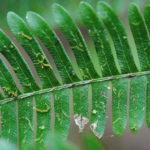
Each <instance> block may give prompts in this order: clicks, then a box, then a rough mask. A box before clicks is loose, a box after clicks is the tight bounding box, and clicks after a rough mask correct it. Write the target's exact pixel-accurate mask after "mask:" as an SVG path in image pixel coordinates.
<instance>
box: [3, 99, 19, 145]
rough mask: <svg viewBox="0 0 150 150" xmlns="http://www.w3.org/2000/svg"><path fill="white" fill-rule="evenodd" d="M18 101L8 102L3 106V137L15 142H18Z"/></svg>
mask: <svg viewBox="0 0 150 150" xmlns="http://www.w3.org/2000/svg"><path fill="white" fill-rule="evenodd" d="M16 108H17V102H10V103H6V104H4V105H2V106H1V117H2V118H1V126H2V131H1V137H3V138H5V139H7V140H8V141H10V142H11V143H13V144H17V138H18V137H17V111H16V110H17V109H16Z"/></svg>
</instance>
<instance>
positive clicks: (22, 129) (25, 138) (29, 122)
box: [16, 97, 34, 150]
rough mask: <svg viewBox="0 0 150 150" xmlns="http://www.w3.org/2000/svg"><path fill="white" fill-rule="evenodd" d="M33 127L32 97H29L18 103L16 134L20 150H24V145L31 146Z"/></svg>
mask: <svg viewBox="0 0 150 150" xmlns="http://www.w3.org/2000/svg"><path fill="white" fill-rule="evenodd" d="M16 109H17V108H16ZM33 126H34V125H33V97H29V98H27V99H26V100H25V101H24V100H22V101H19V102H18V132H19V145H20V149H21V150H25V145H33V143H34V142H33V141H34V133H33V132H34V128H33Z"/></svg>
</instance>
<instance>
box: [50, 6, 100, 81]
mask: <svg viewBox="0 0 150 150" xmlns="http://www.w3.org/2000/svg"><path fill="white" fill-rule="evenodd" d="M53 14H54V18H55V21H56V23H57V25H58V27H59V28H60V29H61V31H62V32H63V34H64V35H65V37H66V39H67V40H68V42H69V44H70V46H71V49H72V50H73V53H74V55H75V57H76V61H77V64H78V66H79V69H80V73H81V76H82V78H83V79H92V78H97V77H98V74H97V73H96V71H95V69H94V66H93V64H92V62H91V59H90V56H89V54H88V53H89V51H88V49H87V46H86V44H85V41H84V39H83V37H82V34H81V32H80V31H79V29H78V27H77V26H76V25H75V24H74V22H73V20H72V18H71V16H70V15H69V14H68V12H67V11H66V10H65V9H64V8H63V7H61V6H60V5H58V4H55V5H53ZM66 22H67V23H66Z"/></svg>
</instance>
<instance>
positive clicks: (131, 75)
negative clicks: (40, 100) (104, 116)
mask: <svg viewBox="0 0 150 150" xmlns="http://www.w3.org/2000/svg"><path fill="white" fill-rule="evenodd" d="M144 75H150V71H144V72H136V73H128V74H122V75H116V76H109V77H103V78H97V79H91V80H84V81H80V82H74V83H71V84H64V85H61V86H57V87H53V88H46V89H42V90H39V91H35V92H31V93H23V94H21V95H19V96H18V97H16V98H5V99H3V100H1V101H0V105H2V104H5V103H8V102H11V101H17V100H24V99H25V98H27V97H31V96H36V95H40V94H44V93H49V92H53V91H56V90H62V89H65V88H74V87H77V86H82V85H86V84H91V83H96V82H103V81H111V80H116V79H121V78H133V77H137V76H144Z"/></svg>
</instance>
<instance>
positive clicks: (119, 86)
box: [112, 78, 128, 136]
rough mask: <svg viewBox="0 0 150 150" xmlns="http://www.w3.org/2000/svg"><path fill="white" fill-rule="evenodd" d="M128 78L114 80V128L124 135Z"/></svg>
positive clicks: (116, 131)
mask: <svg viewBox="0 0 150 150" xmlns="http://www.w3.org/2000/svg"><path fill="white" fill-rule="evenodd" d="M127 98H128V79H126V78H124V79H118V80H113V81H112V130H113V132H114V134H115V135H116V136H121V135H123V132H124V130H125V128H126V124H127Z"/></svg>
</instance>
